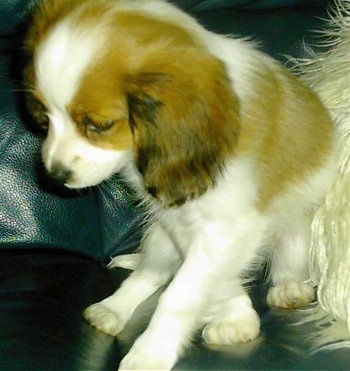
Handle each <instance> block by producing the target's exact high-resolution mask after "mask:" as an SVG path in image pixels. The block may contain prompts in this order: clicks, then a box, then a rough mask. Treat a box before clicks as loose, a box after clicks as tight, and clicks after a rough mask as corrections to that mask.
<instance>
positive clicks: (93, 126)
mask: <svg viewBox="0 0 350 371" xmlns="http://www.w3.org/2000/svg"><path fill="white" fill-rule="evenodd" d="M114 124H115V121H113V120H108V121H105V122H95V121H93V120H91V118H90V117H88V116H87V117H85V118H84V126H85V129H86V130H87V131H88V132H92V133H96V134H100V133H103V132H106V131H108V130H109V129H111V128H112V127H113V126H114Z"/></svg>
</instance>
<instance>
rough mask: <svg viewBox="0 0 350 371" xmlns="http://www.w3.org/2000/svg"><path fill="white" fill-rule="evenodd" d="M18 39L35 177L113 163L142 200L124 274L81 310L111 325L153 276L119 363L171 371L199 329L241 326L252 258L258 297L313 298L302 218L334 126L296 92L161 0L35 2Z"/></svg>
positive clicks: (244, 327) (214, 332)
mask: <svg viewBox="0 0 350 371" xmlns="http://www.w3.org/2000/svg"><path fill="white" fill-rule="evenodd" d="M26 47H27V50H28V52H29V55H30V62H29V64H28V66H27V67H26V69H25V81H26V86H27V88H28V89H29V90H30V92H31V96H32V98H31V108H32V110H33V115H34V117H36V118H37V120H38V123H39V124H40V125H42V126H43V127H47V129H48V131H47V137H46V140H45V141H44V143H43V147H42V158H43V162H44V165H45V167H46V169H47V172H48V173H49V174H50V176H51V177H52V178H53V179H55V180H56V181H57V182H59V183H61V184H64V185H65V186H66V187H69V188H76V189H79V188H84V187H90V186H93V185H96V184H99V183H100V182H102V181H104V180H106V179H108V178H110V177H111V176H112V175H113V174H114V173H116V172H118V173H120V174H121V175H122V176H123V177H124V178H125V180H126V181H128V182H129V183H130V184H131V185H132V186H133V187H134V188H135V190H136V191H137V192H138V194H139V196H140V197H141V198H142V199H143V200H144V202H146V203H147V205H148V207H149V225H148V228H147V231H146V233H145V236H144V238H143V241H142V244H141V250H140V251H141V255H140V259H139V261H137V262H136V261H133V259H132V257H131V258H116V260H115V262H114V265H115V266H118V265H124V266H134V268H135V270H134V272H133V273H132V274H131V275H130V276H129V278H128V279H126V280H125V282H124V283H123V285H122V286H121V288H120V289H119V290H117V291H116V292H115V293H114V294H113V295H112V296H110V297H108V298H107V299H105V300H103V301H102V302H100V303H97V304H94V305H91V306H90V307H89V308H87V309H86V311H85V313H84V314H85V317H86V319H87V320H88V321H89V322H90V323H91V324H92V325H93V326H95V327H96V328H98V329H99V330H101V331H103V332H104V333H106V334H110V335H112V336H117V335H118V333H119V332H120V331H122V329H123V327H124V325H125V324H126V322H127V321H128V320H129V319H130V317H131V316H132V314H133V312H134V310H135V309H136V308H137V307H138V305H139V304H140V303H142V302H143V301H144V300H145V299H147V298H148V297H149V296H150V295H152V294H153V293H154V292H155V291H156V290H157V289H158V288H160V287H161V286H164V285H168V286H167V289H166V290H165V292H164V293H163V295H162V296H161V298H160V300H159V303H158V305H157V308H156V310H155V313H154V315H153V317H152V319H151V321H150V324H149V326H148V328H147V329H146V330H145V332H144V333H143V334H142V335H141V336H140V337H139V338H138V339H137V340H136V342H135V343H134V345H133V346H132V348H131V349H130V351H129V353H128V354H127V355H126V356H125V358H124V359H123V360H122V362H121V364H120V369H171V368H172V367H173V366H174V364H175V363H176V361H177V360H178V358H179V356H180V355H181V353H182V352H183V350H184V348H185V347H186V345H187V344H188V343H189V342H190V339H191V336H192V335H193V334H194V333H195V332H196V331H198V330H202V336H203V339H204V341H205V342H206V343H208V344H215V345H226V344H235V343H239V342H246V341H249V340H252V339H254V338H256V337H257V336H258V335H259V317H258V315H257V313H256V312H255V311H254V309H253V307H252V303H251V300H250V298H249V296H248V295H247V293H246V292H245V290H244V288H243V285H242V284H243V280H244V277H245V276H246V274H247V272H248V271H249V269H250V268H251V267H252V264H254V263H255V262H256V260H257V259H258V258H259V256H261V255H262V254H263V255H266V254H268V255H269V257H270V259H271V281H272V288H271V289H270V291H269V294H268V302H269V304H270V305H273V306H279V307H283V308H297V307H302V306H305V305H307V304H308V303H310V302H311V301H312V300H313V299H314V291H313V288H312V287H311V286H309V285H308V284H307V283H306V281H307V280H308V268H307V256H308V249H309V242H310V241H309V240H310V220H311V217H312V213H313V210H314V209H315V208H316V207H317V205H318V204H319V203H320V202H321V200H322V198H323V196H324V194H325V192H326V190H327V188H328V187H329V185H330V183H331V181H332V178H333V176H334V175H333V174H334V170H333V169H334V129H333V125H332V122H331V120H330V118H329V115H328V113H327V111H326V110H325V109H324V108H323V106H322V105H321V103H320V102H319V100H318V98H317V97H316V95H315V94H314V93H313V92H312V91H311V90H310V89H308V88H306V87H305V86H303V85H302V84H301V83H299V82H298V81H297V79H296V78H295V77H293V76H292V75H290V74H289V73H288V72H287V71H286V70H284V69H283V68H282V67H281V66H279V65H278V63H277V62H275V61H274V60H272V59H271V58H270V57H268V56H266V55H264V54H263V53H261V52H260V51H258V50H256V48H255V46H254V45H252V44H251V43H250V42H248V41H245V40H241V39H235V38H230V37H225V36H221V35H217V34H214V33H211V32H209V31H207V30H205V29H204V28H202V27H201V26H200V25H199V24H198V23H197V22H196V21H195V20H194V19H193V18H192V17H190V16H189V15H186V14H185V13H184V12H182V11H181V10H179V9H177V8H175V7H174V6H172V5H170V4H169V3H166V2H164V1H161V0H147V1H146V0H144V1H140V0H132V1H130V0H128V1H126V0H76V1H68V0H51V1H42V2H41V3H40V4H39V7H38V9H37V10H36V12H35V13H34V17H33V23H32V26H31V28H30V31H29V33H28V38H27V42H26ZM118 259H119V260H118ZM165 335H166V336H165Z"/></svg>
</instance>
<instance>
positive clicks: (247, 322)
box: [202, 309, 260, 345]
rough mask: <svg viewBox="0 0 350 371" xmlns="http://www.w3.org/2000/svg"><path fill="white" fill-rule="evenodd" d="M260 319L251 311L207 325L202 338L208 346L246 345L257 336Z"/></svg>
mask: <svg viewBox="0 0 350 371" xmlns="http://www.w3.org/2000/svg"><path fill="white" fill-rule="evenodd" d="M259 333H260V318H259V316H258V315H257V313H256V312H255V311H254V310H253V309H251V310H249V311H247V312H246V313H242V314H240V315H235V316H232V318H227V319H222V320H218V321H215V322H213V323H209V324H208V325H207V326H206V327H205V328H204V330H203V332H202V337H203V339H204V341H205V342H206V343H207V344H210V345H232V344H237V343H246V342H247V341H250V340H253V339H255V338H257V337H258V336H259Z"/></svg>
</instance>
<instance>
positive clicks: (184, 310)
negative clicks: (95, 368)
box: [119, 246, 222, 370]
mask: <svg viewBox="0 0 350 371" xmlns="http://www.w3.org/2000/svg"><path fill="white" fill-rule="evenodd" d="M217 263H218V262H216V263H214V262H213V261H212V259H211V257H210V256H209V255H207V254H206V253H205V252H204V251H203V246H198V247H195V248H194V249H192V250H190V251H189V254H188V255H187V257H186V259H185V261H184V263H183V265H182V266H181V268H180V269H179V271H178V273H177V274H176V276H175V278H174V279H173V281H172V282H171V284H170V285H169V287H168V288H167V290H166V291H165V292H164V293H163V295H162V296H161V298H160V301H159V304H158V306H157V309H156V311H155V313H154V315H153V317H152V319H151V322H150V324H149V326H148V328H147V329H146V331H145V332H144V333H143V334H142V335H141V336H140V337H139V338H138V339H137V340H136V342H135V343H134V345H133V347H132V348H131V350H130V351H129V353H128V354H127V355H126V356H125V358H124V359H123V360H122V362H121V364H120V368H119V369H120V370H139V369H143V370H169V369H171V368H172V367H173V366H174V364H175V363H176V361H177V359H178V357H179V355H180V354H181V352H182V350H183V349H184V347H185V346H186V345H187V343H188V342H189V341H190V340H191V336H192V335H193V332H194V331H195V330H197V329H198V328H199V327H200V325H201V324H202V323H201V322H202V318H203V311H204V310H205V308H207V305H208V303H209V300H210V298H211V293H212V292H213V290H215V285H217V284H218V281H219V280H220V279H221V268H222V264H217Z"/></svg>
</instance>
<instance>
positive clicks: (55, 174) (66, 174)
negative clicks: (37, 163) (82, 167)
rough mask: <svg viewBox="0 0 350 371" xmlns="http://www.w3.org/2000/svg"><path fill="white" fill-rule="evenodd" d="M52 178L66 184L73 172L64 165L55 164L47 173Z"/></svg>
mask: <svg viewBox="0 0 350 371" xmlns="http://www.w3.org/2000/svg"><path fill="white" fill-rule="evenodd" d="M47 175H48V176H49V177H50V178H51V180H53V181H54V182H55V183H56V184H58V185H64V184H65V183H67V182H68V180H69V178H70V177H71V175H72V172H71V171H70V170H69V169H67V168H65V167H64V166H63V165H54V166H53V167H52V169H51V170H50V171H48V174H47Z"/></svg>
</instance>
